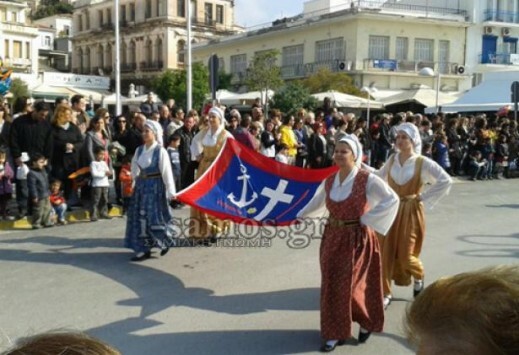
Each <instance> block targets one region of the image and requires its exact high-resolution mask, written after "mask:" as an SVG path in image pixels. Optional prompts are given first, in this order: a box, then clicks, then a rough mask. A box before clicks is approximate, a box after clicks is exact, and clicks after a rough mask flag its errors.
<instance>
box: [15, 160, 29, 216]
mask: <svg viewBox="0 0 519 355" xmlns="http://www.w3.org/2000/svg"><path fill="white" fill-rule="evenodd" d="M20 160H21V164H20V165H18V167H17V168H16V204H17V205H18V218H23V217H25V216H26V215H27V212H28V207H29V205H28V202H29V190H28V188H27V175H28V174H29V167H28V166H27V164H25V163H27V162H28V161H29V154H27V153H26V152H23V153H22V155H21V157H20Z"/></svg>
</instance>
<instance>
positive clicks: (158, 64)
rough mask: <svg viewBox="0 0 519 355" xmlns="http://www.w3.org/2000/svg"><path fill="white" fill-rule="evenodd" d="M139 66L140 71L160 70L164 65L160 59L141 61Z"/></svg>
mask: <svg viewBox="0 0 519 355" xmlns="http://www.w3.org/2000/svg"><path fill="white" fill-rule="evenodd" d="M139 67H140V69H141V70H142V71H156V70H161V69H162V68H163V67H164V62H163V61H162V60H158V61H152V62H141V64H140V66H139Z"/></svg>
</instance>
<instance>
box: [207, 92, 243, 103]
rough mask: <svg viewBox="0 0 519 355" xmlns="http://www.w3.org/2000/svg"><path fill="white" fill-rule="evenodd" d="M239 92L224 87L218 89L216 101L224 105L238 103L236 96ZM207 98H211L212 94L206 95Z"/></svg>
mask: <svg viewBox="0 0 519 355" xmlns="http://www.w3.org/2000/svg"><path fill="white" fill-rule="evenodd" d="M239 95H240V94H238V93H236V92H232V91H229V90H225V89H220V90H218V91H216V101H218V102H220V103H222V104H224V105H238V104H240V101H239V100H238V96H239ZM207 100H212V95H211V94H208V95H207Z"/></svg>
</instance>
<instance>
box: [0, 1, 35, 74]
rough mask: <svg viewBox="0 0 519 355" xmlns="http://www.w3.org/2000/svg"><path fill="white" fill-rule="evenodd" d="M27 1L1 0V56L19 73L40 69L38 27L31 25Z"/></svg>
mask: <svg viewBox="0 0 519 355" xmlns="http://www.w3.org/2000/svg"><path fill="white" fill-rule="evenodd" d="M26 11H27V4H26V3H25V2H18V1H16V2H14V1H2V0H0V56H1V57H2V59H3V60H4V64H5V65H6V66H8V67H10V68H12V69H13V71H14V72H19V73H28V74H31V73H37V71H38V60H37V58H38V43H37V37H38V29H37V28H35V27H33V26H31V25H29V24H28V21H27V18H26Z"/></svg>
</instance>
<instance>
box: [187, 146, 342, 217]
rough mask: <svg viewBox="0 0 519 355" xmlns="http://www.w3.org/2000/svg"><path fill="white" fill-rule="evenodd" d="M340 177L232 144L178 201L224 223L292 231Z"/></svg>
mask: <svg viewBox="0 0 519 355" xmlns="http://www.w3.org/2000/svg"><path fill="white" fill-rule="evenodd" d="M335 171H337V167H331V168H327V169H315V170H311V169H303V168H299V167H295V166H290V165H286V164H282V163H279V162H277V161H275V160H273V159H271V158H268V157H266V156H264V155H262V154H259V153H257V152H255V151H252V150H250V149H249V148H247V147H245V146H243V145H241V144H240V143H239V142H237V141H236V140H234V139H228V140H227V142H226V144H225V146H224V148H223V149H222V151H221V152H220V154H219V155H218V157H217V159H216V160H215V161H214V163H213V164H212V165H211V167H210V168H209V169H208V170H207V171H206V172H205V173H204V175H202V176H201V177H200V178H199V179H198V180H197V181H195V183H194V184H192V185H191V186H189V187H188V188H186V189H184V190H182V191H180V192H179V194H178V195H177V198H178V200H179V201H181V202H183V203H186V204H188V205H191V206H193V207H195V208H198V209H200V210H202V211H204V212H206V213H207V214H210V215H213V216H215V217H217V218H220V219H228V220H232V221H234V222H237V223H249V224H254V225H272V226H282V225H288V224H291V223H294V222H295V221H296V219H297V214H298V212H299V211H300V210H301V209H302V208H303V207H304V206H306V205H307V204H308V202H309V201H310V200H311V199H312V197H313V196H314V193H315V191H316V190H317V188H318V187H319V185H320V184H321V183H322V182H323V180H324V179H326V178H327V177H328V176H329V175H330V174H332V173H334V172H335Z"/></svg>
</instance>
